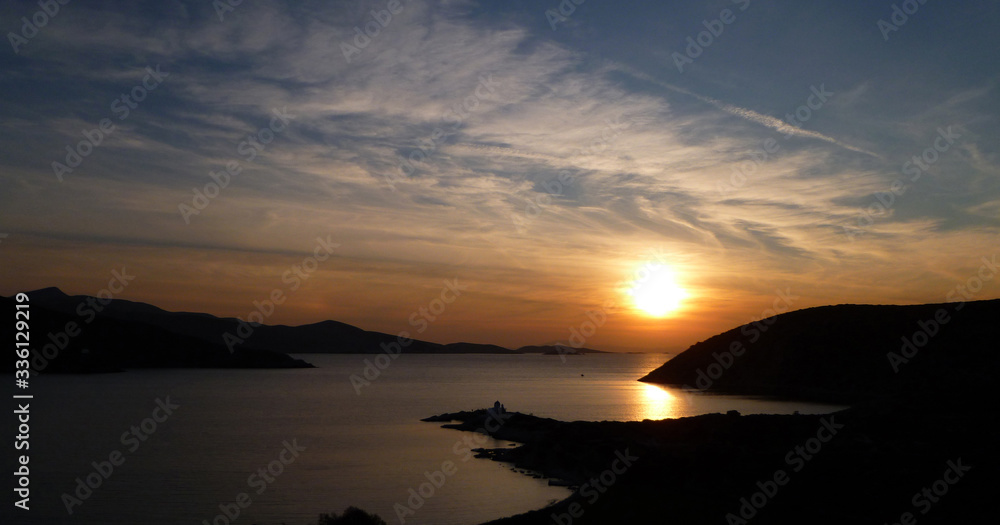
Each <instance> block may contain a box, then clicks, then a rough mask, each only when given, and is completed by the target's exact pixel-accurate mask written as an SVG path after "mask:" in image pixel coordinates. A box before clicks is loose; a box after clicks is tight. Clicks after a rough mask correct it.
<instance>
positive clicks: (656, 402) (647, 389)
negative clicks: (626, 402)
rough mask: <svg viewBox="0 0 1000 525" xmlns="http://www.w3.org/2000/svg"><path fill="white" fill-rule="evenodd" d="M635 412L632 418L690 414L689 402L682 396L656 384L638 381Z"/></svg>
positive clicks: (674, 416) (670, 416)
mask: <svg viewBox="0 0 1000 525" xmlns="http://www.w3.org/2000/svg"><path fill="white" fill-rule="evenodd" d="M636 390H637V392H636V403H635V405H634V406H635V407H636V410H635V413H634V414H632V417H631V419H635V420H639V421H641V420H643V419H667V418H677V417H683V416H686V415H688V414H687V402H686V401H685V400H684V399H682V398H681V397H680V396H677V395H676V394H674V393H672V392H670V391H668V390H666V389H664V388H662V387H659V386H656V385H652V384H649V383H638V385H637V386H636Z"/></svg>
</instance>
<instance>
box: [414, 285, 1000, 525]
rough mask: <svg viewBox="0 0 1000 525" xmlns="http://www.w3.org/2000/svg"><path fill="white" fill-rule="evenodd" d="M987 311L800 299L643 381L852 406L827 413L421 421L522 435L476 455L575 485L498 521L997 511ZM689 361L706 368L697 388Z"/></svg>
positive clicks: (951, 519)
mask: <svg viewBox="0 0 1000 525" xmlns="http://www.w3.org/2000/svg"><path fill="white" fill-rule="evenodd" d="M942 311H943V312H945V314H942V313H941V312H942ZM998 320H1000V301H979V302H970V303H965V304H960V303H951V304H946V305H920V306H856V305H840V306H830V307H824V308H811V309H807V310H800V311H796V312H790V313H787V314H783V315H780V316H778V317H776V318H773V319H771V320H768V321H766V322H763V324H761V325H754V324H750V325H746V326H745V327H738V328H735V329H733V330H730V331H727V332H725V333H723V334H720V335H718V336H715V337H713V338H710V339H708V340H707V341H704V342H701V343H698V344H695V345H693V346H692V347H691V348H690V349H688V350H687V351H686V352H684V353H682V354H680V355H678V356H677V357H675V358H674V359H672V360H671V361H669V362H667V363H666V364H665V365H664V366H662V367H660V368H659V369H657V370H655V371H653V372H652V373H650V374H649V375H647V376H646V377H644V378H642V380H643V381H651V382H662V383H670V384H675V385H689V386H690V387H691V389H692V390H693V391H695V390H698V389H699V388H700V389H702V390H704V391H706V392H720V393H740V394H746V395H780V396H786V397H790V398H799V399H821V400H827V401H839V402H849V403H850V404H851V405H852V406H851V408H848V409H846V410H842V411H839V412H837V413H835V414H829V415H739V414H738V413H735V412H733V413H729V414H709V415H703V416H696V417H687V418H680V419H674V420H663V421H649V420H646V421H641V422H606V421H605V422H586V421H574V422H563V421H556V420H552V419H545V418H539V417H534V416H530V415H525V414H521V413H508V414H501V415H496V414H492V413H491V412H488V411H487V410H476V411H469V412H458V413H451V414H442V415H439V416H434V417H430V418H427V419H425V421H430V422H444V423H446V424H445V425H444V427H445V428H452V429H456V430H468V431H479V432H485V433H488V434H491V435H492V436H494V437H496V438H499V439H505V440H511V441H516V442H518V443H521V445H520V446H518V447H516V448H504V449H495V450H483V449H480V450H478V451H477V452H478V455H479V457H482V458H490V459H492V460H496V461H503V462H508V463H511V464H512V465H513V466H514V467H515V468H517V469H526V470H529V471H534V472H538V473H541V474H542V475H544V476H545V477H548V478H550V479H552V480H553V483H556V484H565V485H568V486H570V487H572V488H573V489H574V493H573V495H572V496H570V497H569V498H567V499H566V500H564V501H561V502H559V503H556V504H554V505H552V506H550V507H548V508H545V509H540V510H537V511H533V512H528V513H525V514H521V515H517V516H513V517H509V518H504V519H500V520H496V521H494V522H490V523H491V525H501V524H502V525H528V524H542V523H547V524H562V525H569V524H610V523H677V524H746V523H760V524H775V523H777V524H785V523H788V524H793V523H794V524H802V523H809V524H826V523H829V524H847V523H850V524H873V525H882V524H897V523H903V524H917V523H919V524H921V525H925V524H932V523H940V524H951V523H980V522H983V523H985V522H992V521H995V516H996V515H997V510H996V508H995V506H994V503H993V500H994V498H995V492H996V487H997V483H996V481H995V478H994V476H996V474H997V472H998V470H997V467H998V461H997V460H998V452H997V444H998V443H1000V426H998V423H1000V422H998V421H997V420H998V413H1000V411H998V410H997V407H996V404H995V403H996V401H995V400H996V399H997V395H996V389H995V387H994V386H993V385H994V382H995V378H996V377H997V375H998V372H1000V367H998V364H1000V363H998V359H997V354H998V344H997V341H998V335H1000V334H998V329H997V326H998V324H997V321H998ZM934 323H936V328H935V324H934ZM765 327H766V330H765V329H764V328H765ZM754 330H757V332H755V331H754ZM920 331H923V332H925V335H926V338H925V337H924V336H921V335H916V336H915V335H914V334H915V333H917V332H920ZM755 334H756V337H755ZM914 340H915V341H916V342H915V343H914V347H915V348H914V349H910V348H909V346H908V345H907V343H906V341H910V342H913V341H914ZM735 342H741V343H742V345H743V349H744V351H743V352H739V347H738V346H733V343H735ZM734 349H735V350H737V353H739V355H738V356H732V357H733V358H734V359H733V360H732V361H731V362H730V361H729V359H728V358H726V357H725V356H724V355H723V352H727V351H728V352H732V351H733V350H734ZM891 353H896V354H898V358H895V357H892V356H891V355H890V354H891ZM716 356H720V357H719V358H717V357H716ZM899 358H901V359H902V360H900V359H899ZM720 361H721V364H719V367H720V368H715V367H713V368H712V369H711V372H707V370H708V367H709V366H711V365H712V364H713V363H720ZM724 363H729V365H728V366H725V365H724ZM699 371H701V372H705V373H706V374H710V375H707V376H706V377H707V379H705V380H702V381H701V382H700V383H699V384H698V385H696V382H698V379H699V378H700V377H701V375H700V373H699ZM712 376H715V377H712ZM696 395H700V394H696Z"/></svg>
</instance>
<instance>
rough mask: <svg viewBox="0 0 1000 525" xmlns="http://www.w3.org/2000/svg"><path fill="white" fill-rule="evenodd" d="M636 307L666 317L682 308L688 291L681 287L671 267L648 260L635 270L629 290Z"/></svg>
mask: <svg viewBox="0 0 1000 525" xmlns="http://www.w3.org/2000/svg"><path fill="white" fill-rule="evenodd" d="M628 293H629V295H630V296H631V297H632V304H633V305H634V306H635V308H636V309H638V310H639V311H641V312H642V313H644V314H646V315H648V316H650V317H666V316H667V315H669V314H671V313H673V312H674V311H676V310H677V309H678V308H680V306H681V303H683V301H684V298H685V297H687V292H685V291H684V289H683V288H681V287H680V286H679V285H678V284H677V281H676V279H675V277H674V272H673V270H671V269H670V268H669V267H667V266H665V265H663V264H660V263H653V262H647V263H645V264H643V265H642V266H640V267H639V269H638V270H636V272H635V278H634V279H633V280H632V284H631V288H630V289H629V290H628Z"/></svg>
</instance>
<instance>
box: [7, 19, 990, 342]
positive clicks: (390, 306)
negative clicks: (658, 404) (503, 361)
mask: <svg viewBox="0 0 1000 525" xmlns="http://www.w3.org/2000/svg"><path fill="white" fill-rule="evenodd" d="M843 4H844V2H835V1H833V0H823V1H817V2H798V1H792V0H780V1H768V2H765V1H762V0H752V1H750V0H739V1H733V0H716V1H679V2H654V1H649V2H628V3H627V4H623V3H620V2H609V1H606V0H587V1H585V2H583V3H582V4H581V5H579V6H577V5H576V4H574V3H573V2H571V1H569V0H566V1H564V2H563V3H562V10H563V14H559V9H560V3H559V2H558V1H556V0H550V1H504V2H487V1H483V2H473V1H441V2H423V1H417V0H410V1H400V2H395V1H393V2H389V1H382V0H374V1H367V0H366V1H349V2H340V1H337V2H320V1H315V2H297V1H296V2H292V1H289V2H273V1H249V0H248V1H244V2H242V3H241V4H239V5H237V6H235V7H232V8H231V9H230V8H229V4H228V3H226V0H220V1H218V2H215V5H214V6H213V2H210V1H208V0H201V1H186V2H178V1H148V2H111V1H107V2H86V1H76V0H74V1H73V2H70V3H68V4H66V5H60V6H59V12H58V13H56V14H55V15H53V16H51V17H50V16H49V15H45V16H44V17H43V16H41V15H36V13H38V12H40V9H41V8H40V7H39V5H38V3H37V2H22V1H14V2H4V3H3V5H2V6H0V29H2V30H3V32H4V33H5V34H6V35H7V38H6V39H5V42H4V45H5V46H6V47H5V48H4V49H3V50H0V93H2V96H0V119H2V126H0V268H2V272H0V294H3V295H10V294H12V293H15V292H18V291H25V290H32V289H36V288H41V287H47V286H58V287H60V288H62V289H63V290H64V291H66V292H67V293H71V294H87V295H94V294H97V293H98V292H99V291H101V290H102V289H104V288H106V287H107V286H108V282H109V280H110V279H112V272H113V271H117V272H119V273H121V272H122V271H123V269H124V272H125V273H127V274H129V275H134V276H135V277H134V279H132V280H131V281H128V282H129V284H128V286H126V287H125V289H124V291H123V292H122V293H120V294H117V295H116V297H121V298H125V299H131V300H138V301H144V302H149V303H153V304H156V305H157V306H160V307H162V308H165V309H168V310H186V311H205V312H209V313H212V314H215V315H220V316H230V317H235V316H239V317H243V318H246V317H247V315H248V314H249V312H251V311H254V310H255V306H254V301H257V302H258V303H260V302H261V301H265V300H268V297H269V296H270V295H271V294H272V292H273V291H275V290H279V291H280V293H281V295H282V297H283V298H284V301H283V302H282V304H280V305H276V306H275V308H274V311H273V313H272V314H271V315H269V316H268V317H267V320H266V322H267V323H268V324H304V323H311V322H317V321H321V320H325V319H335V320H338V321H342V322H346V323H350V324H353V325H356V326H359V327H361V328H365V329H368V330H377V331H382V332H388V333H393V334H395V333H398V332H399V331H401V330H408V331H410V332H411V333H412V334H414V336H416V337H418V338H421V339H426V340H431V341H437V342H454V341H459V340H465V341H474V342H482V343H495V344H501V345H505V346H510V347H516V346H520V345H525V344H541V343H550V342H555V341H561V342H566V341H567V340H568V339H569V337H570V333H571V329H576V328H579V327H580V326H581V325H583V324H584V323H585V322H586V321H588V318H589V317H588V313H587V312H588V311H595V310H600V309H602V308H603V309H605V312H604V313H603V314H594V313H592V314H591V315H590V317H593V318H597V319H602V320H603V319H605V314H606V320H605V321H604V322H603V324H602V325H601V326H600V327H599V328H598V329H597V330H596V332H595V333H593V334H592V335H590V336H589V337H586V338H585V339H586V340H585V345H586V346H588V347H595V348H600V349H608V350H643V351H663V350H668V351H677V350H682V349H684V348H686V347H687V346H689V345H690V344H692V343H695V342H697V341H699V340H703V339H705V338H707V337H709V336H712V335H714V334H716V333H718V332H721V331H723V330H726V329H728V328H732V327H734V326H736V325H738V324H742V323H746V322H749V321H750V320H752V319H754V318H760V317H762V315H767V314H766V310H767V309H768V308H771V307H772V306H773V305H774V304H775V301H776V299H777V298H779V294H778V290H781V292H782V293H781V296H782V297H787V296H789V295H790V296H793V297H792V300H791V302H792V305H791V307H792V308H794V309H798V308H803V307H809V306H817V305H825V304H838V303H881V304H890V303H891V304H912V303H925V302H944V301H945V300H946V298H947V297H948V294H949V292H951V291H952V290H953V289H955V287H956V286H958V285H963V286H964V285H965V284H966V283H967V282H968V280H969V279H970V278H972V277H973V276H975V275H976V274H977V271H978V270H979V269H980V267H981V266H982V265H983V264H984V260H983V258H984V257H985V258H986V260H987V261H993V260H995V259H993V258H994V257H995V256H996V254H997V252H998V251H1000V237H998V233H1000V159H998V153H1000V151H998V146H1000V144H998V137H1000V123H998V121H997V114H998V110H1000V94H998V81H1000V67H998V61H997V58H996V53H997V50H998V49H1000V33H998V32H997V28H998V27H1000V3H996V2H980V1H960V2H943V1H929V2H926V3H925V4H924V5H920V4H919V3H917V2H915V1H911V2H896V5H897V7H898V6H904V7H905V8H906V9H908V10H910V11H913V7H917V8H916V10H915V11H913V12H912V13H911V14H907V13H906V12H904V11H903V10H902V9H900V10H899V11H898V12H897V13H894V10H893V2H892V1H888V0H886V1H874V2H863V3H862V2H852V4H854V5H852V6H850V7H845V6H844V5H843ZM862 4H863V5H862ZM625 5H627V6H628V7H625ZM219 6H226V8H225V9H222V8H220V7H219ZM568 6H573V7H574V9H573V10H572V11H570V10H569V8H568ZM390 8H392V9H393V10H394V11H395V14H393V13H392V12H390V11H389V9H390ZM547 10H551V11H549V12H548V13H547V12H546V11H547ZM373 11H374V13H373ZM33 16H34V17H35V19H36V20H42V19H44V20H45V24H44V27H38V28H36V29H33V26H28V27H25V26H26V24H25V23H24V21H22V17H26V18H27V20H28V21H30V20H31V19H32V17H33ZM894 17H895V18H894ZM880 19H881V20H882V21H883V22H882V23H880V22H879V21H880ZM726 22H728V23H726ZM40 25H41V24H40ZM366 30H367V31H368V33H369V34H365V31H366ZM713 33H714V34H713ZM11 35H14V36H13V37H12V36H11ZM359 35H361V36H359ZM689 37H690V40H689ZM699 40H700V43H699ZM15 48H16V52H15ZM140 99H141V100H140ZM104 119H107V120H104ZM102 121H103V122H104V124H102ZM110 126H114V127H113V128H110ZM102 127H103V128H104V129H105V130H108V129H110V133H108V132H106V131H102V130H101V129H102ZM251 136H252V137H253V138H252V139H250V138H249V137H251ZM81 142H83V145H82V147H81ZM264 142H267V144H263V143H264ZM67 148H69V150H72V151H73V153H68V150H67ZM77 156H79V158H76V157H77ZM915 156H916V159H914V157H915ZM67 157H70V158H67ZM755 159H756V160H755ZM53 163H58V165H56V166H55V167H54V166H53ZM60 165H64V166H65V169H63V167H62V166H60ZM73 165H75V167H74V166H73ZM227 165H228V166H229V170H230V171H233V172H234V173H235V175H228V174H226V175H222V174H224V173H226V170H227ZM741 170H742V171H741ZM237 171H238V173H236V172H237ZM210 173H214V174H215V176H214V179H213V176H211V175H210ZM226 179H228V184H227V185H226V187H224V188H222V189H219V190H218V191H217V192H214V190H213V188H217V186H213V184H215V182H213V180H217V181H225V180H226ZM196 190H197V192H201V193H202V194H204V192H206V191H207V192H209V197H211V198H209V197H204V196H202V197H198V196H196ZM317 239H322V241H323V242H319V241H318V240H317ZM327 250H329V252H330V256H329V257H328V258H325V257H324V258H325V260H322V261H318V260H317V261H310V260H307V258H308V257H310V256H312V255H314V254H315V253H320V254H321V255H324V256H325V255H326V253H327ZM313 262H315V266H312V263H313ZM304 263H305V264H306V265H307V267H306V269H305V270H304V269H301V268H300V269H298V270H295V269H294V268H293V267H294V266H296V265H299V266H301V265H303V264H304ZM310 269H311V270H313V271H308V270H310ZM651 270H652V271H651ZM289 272H290V273H289ZM664 275H669V278H667V277H664ZM663 279H666V280H668V281H670V280H672V281H673V282H674V283H675V284H676V287H677V288H679V289H681V290H682V292H680V293H679V294H678V296H677V297H673V299H674V300H675V301H674V302H677V304H676V309H673V310H671V311H669V312H666V313H664V314H663V316H662V317H654V316H651V315H649V314H647V313H644V312H642V311H640V310H638V309H637V308H636V307H635V306H634V305H633V302H632V296H631V295H630V293H629V291H628V290H629V288H632V287H635V288H638V289H640V291H641V288H642V287H643V286H648V285H650V284H651V283H654V282H662V280H663ZM456 280H457V283H458V287H459V289H460V293H461V295H458V296H457V297H455V298H454V301H453V302H451V303H447V304H446V305H445V308H444V311H443V312H441V313H439V314H438V315H433V317H434V319H433V321H430V320H429V319H428V318H426V317H423V314H420V313H419V312H420V308H424V309H425V311H426V309H427V308H428V307H431V308H434V306H432V303H433V302H434V300H435V299H436V298H439V297H440V296H441V295H442V290H443V289H444V288H445V281H448V282H451V283H452V285H453V286H454V284H455V283H456ZM637 280H638V281H639V283H638V284H635V283H634V281H637ZM674 292H676V290H671V286H665V291H663V292H662V293H663V294H666V295H671V294H673V293H674ZM446 296H447V297H449V298H451V297H454V296H453V292H449V293H447V294H446ZM971 296H972V297H973V298H975V299H991V298H996V297H1000V286H998V285H997V281H996V280H991V281H988V282H986V283H985V284H984V285H983V287H982V289H981V290H979V291H978V292H976V293H974V294H971ZM436 304H437V305H438V306H440V304H442V302H438V303H436ZM414 312H417V313H418V316H420V317H418V319H425V320H428V321H429V322H428V323H427V324H426V326H427V328H426V331H424V332H422V333H419V334H417V333H416V330H415V326H414V325H413V323H412V322H411V320H412V319H413V317H412V314H413V313H414ZM428 313H430V312H428Z"/></svg>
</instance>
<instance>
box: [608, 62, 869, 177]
mask: <svg viewBox="0 0 1000 525" xmlns="http://www.w3.org/2000/svg"><path fill="white" fill-rule="evenodd" d="M609 68H610V69H613V70H616V71H621V72H622V73H625V74H628V75H631V76H633V77H635V78H638V79H640V80H645V81H646V82H650V83H652V84H656V85H657V86H660V87H662V88H664V89H668V90H670V91H674V92H676V93H681V94H683V95H688V96H690V97H694V98H696V99H698V100H700V101H702V102H704V103H706V104H710V105H712V106H715V107H716V108H718V109H721V110H722V111H725V112H726V113H729V114H730V115H733V116H736V117H739V118H741V119H743V120H749V121H750V122H755V123H757V124H760V125H762V126H764V127H767V128H771V129H773V130H775V131H778V132H781V133H783V134H785V135H795V136H797V137H807V138H813V139H819V140H822V141H824V142H829V143H830V144H835V145H837V146H840V147H842V148H844V149H848V150H851V151H855V152H858V153H864V154H865V155H871V156H872V157H875V158H877V159H880V158H882V157H880V156H879V155H878V154H877V153H872V152H871V151H868V150H865V149H861V148H859V147H857V146H852V145H850V144H846V143H844V142H841V141H839V140H837V139H835V138H833V137H828V136H826V135H824V134H822V133H819V132H816V131H809V130H807V129H802V128H799V127H796V126H793V125H791V124H789V123H787V122H785V121H784V120H781V119H779V118H775V117H772V116H770V115H764V114H762V113H757V112H756V111H754V110H752V109H746V108H741V107H739V106H734V105H732V104H728V103H726V102H722V101H721V100H716V99H714V98H711V97H706V96H704V95H699V94H697V93H693V92H691V91H688V90H687V89H684V88H682V87H677V86H674V85H672V84H667V83H666V82H661V81H659V80H657V79H655V78H653V77H652V76H650V75H647V74H646V73H643V72H642V71H638V70H636V69H634V68H631V67H629V66H625V65H621V64H609Z"/></svg>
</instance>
